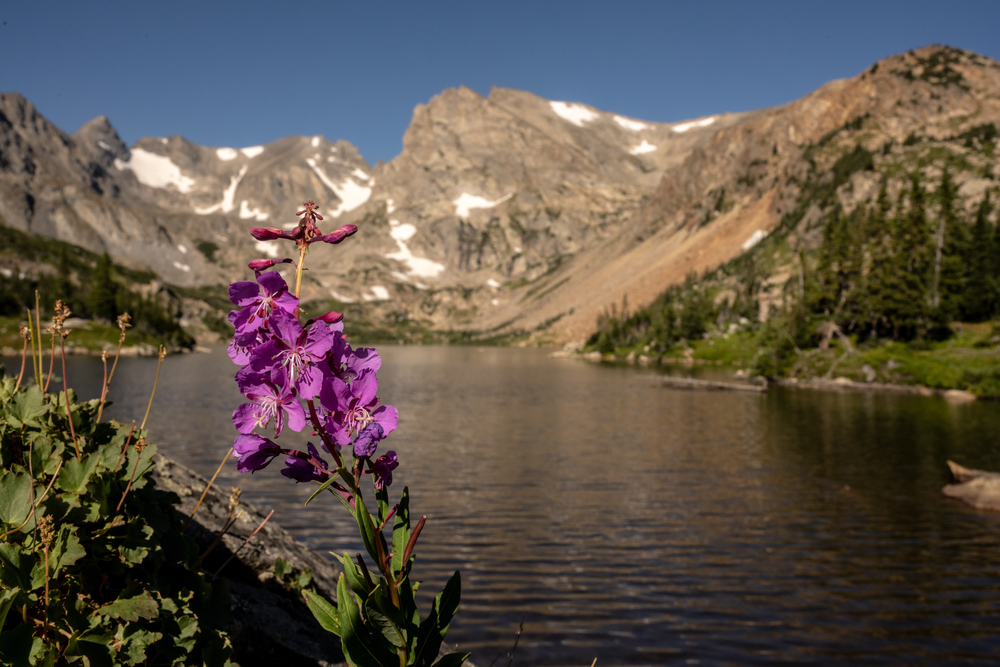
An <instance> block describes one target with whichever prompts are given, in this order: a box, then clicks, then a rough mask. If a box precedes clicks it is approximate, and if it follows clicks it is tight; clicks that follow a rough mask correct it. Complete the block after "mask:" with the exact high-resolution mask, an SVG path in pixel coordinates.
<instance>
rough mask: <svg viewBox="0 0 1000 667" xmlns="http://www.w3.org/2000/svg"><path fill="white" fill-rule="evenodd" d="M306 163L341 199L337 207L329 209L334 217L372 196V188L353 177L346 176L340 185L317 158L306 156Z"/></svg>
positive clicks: (351, 209)
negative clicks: (332, 179) (317, 162)
mask: <svg viewBox="0 0 1000 667" xmlns="http://www.w3.org/2000/svg"><path fill="white" fill-rule="evenodd" d="M306 164H308V165H309V167H310V168H311V169H312V170H313V171H314V172H315V173H316V175H317V176H319V180H321V181H323V185H325V186H326V187H328V188H330V189H331V190H333V192H334V194H335V195H337V198H338V199H340V205H338V206H337V208H335V209H331V210H329V211H327V213H329V214H330V215H331V216H333V217H334V218H337V217H340V214H341V213H347V212H348V211H353V210H354V209H356V208H357V207H359V206H361V205H362V204H364V203H365V202H366V201H368V198H369V197H371V196H372V189H371V188H366V187H365V186H363V185H358V184H357V183H355V182H354V181H353V180H352V179H351V178H345V179H344V182H343V183H340V184H339V185H338V184H337V183H334V182H333V181H331V180H330V177H329V176H327V175H326V172H325V171H323V169H322V168H321V167H320V166H319V165H317V164H316V160H313V159H312V158H306Z"/></svg>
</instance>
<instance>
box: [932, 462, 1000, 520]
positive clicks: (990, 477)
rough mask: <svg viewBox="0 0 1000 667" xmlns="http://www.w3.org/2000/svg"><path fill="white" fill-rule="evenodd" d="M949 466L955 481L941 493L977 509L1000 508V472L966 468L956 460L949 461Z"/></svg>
mask: <svg viewBox="0 0 1000 667" xmlns="http://www.w3.org/2000/svg"><path fill="white" fill-rule="evenodd" d="M948 468H950V469H951V477H952V479H953V480H954V482H955V483H954V484H948V485H947V486H945V487H944V488H943V489H941V493H943V494H944V495H946V496H948V497H949V498H955V499H957V500H961V501H962V502H964V503H967V504H969V505H972V506H973V507H975V508H976V509H985V510H1000V473H996V472H986V471H985V470H973V469H972V468H965V467H962V466H960V465H958V464H957V463H955V462H954V461H948Z"/></svg>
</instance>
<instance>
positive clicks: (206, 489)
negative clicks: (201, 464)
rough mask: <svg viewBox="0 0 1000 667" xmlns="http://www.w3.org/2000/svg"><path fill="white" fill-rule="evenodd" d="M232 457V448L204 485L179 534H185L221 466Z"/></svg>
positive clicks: (220, 470)
mask: <svg viewBox="0 0 1000 667" xmlns="http://www.w3.org/2000/svg"><path fill="white" fill-rule="evenodd" d="M232 455H233V448H232V447H230V448H229V451H228V452H226V455H225V456H223V457H222V460H221V461H219V467H218V468H216V469H215V474H214V475H212V479H210V480H208V484H206V485H205V490H204V491H202V492H201V498H198V504H197V505H195V506H194V509H193V510H192V511H191V516H189V517H188V520H187V523H185V524H184V530H183V531H181V532H187V529H188V526H190V525H191V521H192V520H194V515H195V514H196V513H197V512H198V508H199V507H201V504H202V502H204V500H205V496H207V495H208V490H209V489H211V488H212V483H213V482H215V478H216V477H218V476H219V473H220V472H222V466H224V465H226V461H227V460H228V459H229V457H230V456H232Z"/></svg>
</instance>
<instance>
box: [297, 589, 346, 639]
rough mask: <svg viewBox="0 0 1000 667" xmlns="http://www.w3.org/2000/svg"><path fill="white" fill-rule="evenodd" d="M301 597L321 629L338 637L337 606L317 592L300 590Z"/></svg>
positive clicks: (338, 618) (338, 619)
mask: <svg viewBox="0 0 1000 667" xmlns="http://www.w3.org/2000/svg"><path fill="white" fill-rule="evenodd" d="M302 597H304V598H305V600H306V606H307V607H309V611H311V612H312V615H313V617H315V619H316V620H317V621H318V622H319V624H320V625H321V626H323V629H324V630H326V631H328V632H332V633H333V634H335V635H337V636H338V637H339V636H340V616H339V615H338V614H337V607H336V606H334V605H333V603H331V602H330V601H329V600H327V599H326V598H325V597H323V596H322V595H320V594H318V593H311V592H309V591H302Z"/></svg>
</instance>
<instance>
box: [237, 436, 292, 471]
mask: <svg viewBox="0 0 1000 667" xmlns="http://www.w3.org/2000/svg"><path fill="white" fill-rule="evenodd" d="M279 454H281V447H279V446H278V445H276V444H274V443H273V442H271V441H270V440H268V439H267V438H264V437H262V436H259V435H257V434H255V433H251V434H247V435H238V436H236V442H234V443H233V456H234V457H236V458H238V459H239V461H237V462H236V470H237V471H239V472H254V471H256V470H263V469H264V468H266V467H267V465H268V464H269V463H270V462H271V461H273V460H274V458H275V457H276V456H278V455H279Z"/></svg>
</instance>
